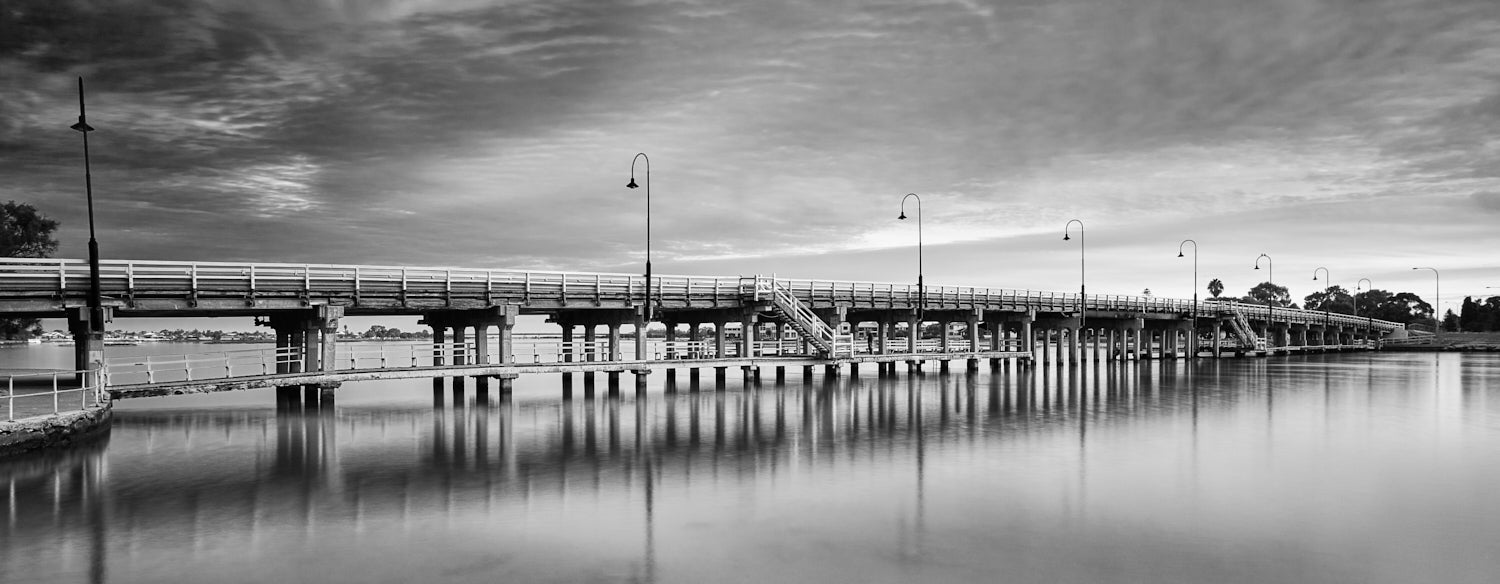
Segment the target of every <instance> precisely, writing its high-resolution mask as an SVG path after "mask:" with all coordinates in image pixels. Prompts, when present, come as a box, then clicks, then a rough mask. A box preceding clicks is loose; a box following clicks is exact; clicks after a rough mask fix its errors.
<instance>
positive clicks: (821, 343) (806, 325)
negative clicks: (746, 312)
mask: <svg viewBox="0 0 1500 584" xmlns="http://www.w3.org/2000/svg"><path fill="white" fill-rule="evenodd" d="M751 279H752V278H745V280H751ZM753 280H754V284H753V287H751V286H745V284H747V283H748V282H742V283H741V293H742V294H744V295H746V296H749V297H750V298H749V299H751V300H754V301H755V302H763V301H770V302H771V306H772V307H773V308H774V309H775V311H776V314H777V316H779V317H781V319H782V320H784V321H786V323H787V324H789V325H791V327H792V329H793V330H796V331H797V334H798V335H799V336H801V337H802V338H804V339H807V340H808V342H809V343H811V344H812V346H813V347H816V348H817V350H818V352H819V353H820V354H822V355H823V356H824V357H830V358H832V357H848V356H852V355H853V354H854V335H841V334H838V331H836V330H834V328H833V327H830V326H828V323H826V322H823V319H821V318H818V315H816V314H814V313H813V311H812V309H810V308H808V307H807V305H806V304H803V303H802V301H801V300H798V299H797V297H796V296H793V295H792V293H791V291H789V290H787V289H786V288H784V287H782V285H781V284H779V283H777V282H776V280H775V279H774V278H762V277H760V276H756V277H755V278H753ZM746 288H751V289H749V290H746Z"/></svg>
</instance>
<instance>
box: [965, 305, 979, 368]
mask: <svg viewBox="0 0 1500 584" xmlns="http://www.w3.org/2000/svg"><path fill="white" fill-rule="evenodd" d="M980 316H981V315H980V311H978V310H974V311H972V312H969V313H968V314H965V315H964V334H966V335H968V337H969V352H970V353H974V354H975V356H971V357H969V360H968V362H967V363H966V364H965V366H964V371H968V372H974V371H979V357H978V356H977V354H978V353H979V322H980Z"/></svg>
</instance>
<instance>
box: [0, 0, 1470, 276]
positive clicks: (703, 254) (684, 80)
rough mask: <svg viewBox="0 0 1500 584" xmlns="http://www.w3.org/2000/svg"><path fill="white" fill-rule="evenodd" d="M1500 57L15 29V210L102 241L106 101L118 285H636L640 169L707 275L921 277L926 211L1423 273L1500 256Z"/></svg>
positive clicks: (1460, 52)
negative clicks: (218, 266)
mask: <svg viewBox="0 0 1500 584" xmlns="http://www.w3.org/2000/svg"><path fill="white" fill-rule="evenodd" d="M1496 39H1500V11H1497V10H1496V9H1495V5H1494V3H1493V1H1492V0H1413V1H1401V2H1396V1H1389V2H1369V1H1356V0H1296V1H1291V0H1288V1H1277V2H1260V3H1249V4H1247V3H1244V2H1238V1H1231V0H1134V1H1132V2H1105V1H1100V0H1064V1H1046V2H1043V1H1024V2H1023V1H1014V0H1010V1H1005V2H985V1H979V0H962V1H957V2H939V1H933V2H921V3H895V4H871V3H854V4H839V5H832V4H828V3H821V2H809V1H793V0H781V1H773V2H755V3H743V2H740V3H736V2H717V1H708V0H704V1H693V2H633V3H599V2H581V1H558V2H528V1H515V2H488V1H483V2H481V1H477V0H476V1H437V0H431V1H423V2H397V1H394V0H392V1H377V2H339V1H332V0H329V1H322V2H313V1H306V2H278V3H266V2H256V3H244V2H229V1H215V2H204V1H197V2H189V1H186V0H181V1H177V2H170V3H156V2H130V1H123V0H122V1H116V2H103V3H94V2H35V1H29V0H18V1H17V2H14V3H11V4H7V8H6V9H5V10H3V11H0V80H3V83H0V162H3V168H4V169H5V170H4V171H3V172H4V173H5V174H4V179H5V180H4V181H0V198H6V199H9V198H14V199H17V200H30V201H37V202H38V203H39V205H41V206H42V207H43V210H44V212H47V213H49V214H51V215H53V216H55V217H59V218H62V219H63V220H64V229H65V230H76V229H78V228H79V226H80V225H81V224H82V222H83V209H82V201H81V197H79V196H77V195H78V193H77V191H78V189H79V184H78V183H79V182H80V181H79V180H78V177H77V172H78V168H79V166H80V165H81V160H80V156H79V152H78V150H79V148H78V136H77V135H75V134H73V133H71V132H68V131H66V126H67V125H68V124H70V123H71V121H72V120H73V119H74V118H75V117H76V115H77V114H76V111H75V109H76V101H75V99H76V98H75V97H74V95H73V91H74V85H73V84H74V77H75V76H76V75H80V74H81V75H84V76H85V77H86V78H87V81H88V86H89V92H90V93H89V96H90V114H89V117H90V122H91V123H92V124H94V125H95V127H97V128H99V131H98V132H96V133H94V134H92V135H91V136H90V140H91V146H92V147H93V148H94V150H93V155H94V159H93V162H94V165H95V166H94V173H95V180H96V189H97V191H98V195H99V201H98V204H99V206H100V209H101V210H103V211H105V212H106V213H105V214H103V215H101V216H102V217H103V218H105V219H106V220H107V223H108V224H109V225H110V226H111V229H112V230H117V231H111V232H110V234H111V235H112V237H108V238H104V239H105V240H106V241H108V242H109V245H110V251H109V254H111V255H115V257H122V256H125V255H140V256H144V257H155V258H184V259H186V258H192V259H204V260H211V259H225V260H228V259H275V260H282V261H319V262H324V261H326V262H375V263H427V264H445V265H450V264H457V265H483V266H494V267H507V266H525V267H548V268H556V269H591V268H599V269H616V268H629V269H634V268H633V266H635V265H636V264H637V263H639V262H640V261H641V260H642V259H643V256H644V245H643V244H644V235H645V234H644V227H645V214H646V213H645V204H644V203H645V201H644V200H643V199H644V193H643V192H641V190H639V189H637V190H634V191H632V190H627V189H624V187H623V184H624V181H625V180H626V178H627V177H628V172H629V162H630V157H631V156H632V155H634V154H635V153H636V152H640V151H645V152H647V153H648V154H649V155H650V156H651V157H652V163H653V164H654V165H655V167H654V168H653V169H652V180H653V181H654V184H653V185H652V191H653V192H652V197H653V200H652V205H653V207H652V212H651V218H652V230H653V231H652V245H653V249H652V253H653V257H654V259H655V260H656V261H657V262H660V263H661V264H662V265H667V266H674V269H681V270H686V271H698V270H723V271H727V272H740V271H744V270H751V269H756V270H766V271H774V270H776V269H778V268H777V266H778V265H783V264H784V265H788V266H806V267H807V268H808V269H809V270H810V271H816V270H822V269H827V270H830V271H831V272H837V273H842V274H845V275H847V276H848V277H851V278H852V277H859V275H860V274H868V275H869V276H868V277H870V278H874V279H883V278H884V277H885V276H884V275H885V274H891V275H900V276H901V277H903V278H904V277H905V268H904V263H900V264H899V265H901V266H903V267H902V268H901V270H897V269H896V268H895V267H893V266H890V265H885V264H883V263H882V262H905V259H906V258H905V255H907V254H905V252H906V251H907V250H906V247H907V246H910V245H911V243H912V239H913V235H914V234H913V233H912V231H913V227H914V226H913V225H911V222H909V221H908V222H898V221H896V220H895V219H894V215H895V214H896V211H897V210H898V205H899V201H900V198H901V196H902V195H904V194H906V193H908V192H917V193H919V194H921V195H922V196H923V199H924V204H925V205H926V208H925V209H924V213H925V214H926V215H925V216H924V219H923V220H924V238H925V239H926V244H928V245H929V246H931V249H937V250H942V249H950V250H952V249H964V250H972V251H973V253H976V254H980V255H981V256H983V255H984V254H990V253H992V250H994V249H1006V250H1009V249H1025V250H1030V251H1034V252H1036V253H1038V254H1041V255H1040V256H1039V257H1045V256H1046V254H1048V253H1052V252H1055V251H1056V250H1055V249H1053V248H1052V247H1047V245H1050V244H1051V243H1052V242H1053V240H1055V239H1057V238H1058V237H1059V236H1058V235H1057V234H1056V232H1057V231H1059V230H1060V229H1061V225H1062V224H1063V223H1064V222H1066V221H1067V220H1068V219H1072V218H1080V219H1083V220H1084V221H1085V222H1086V223H1087V225H1088V226H1089V229H1090V232H1089V233H1090V236H1089V237H1090V240H1089V241H1090V245H1091V246H1094V245H1098V246H1099V247H1098V253H1099V254H1101V258H1110V260H1111V261H1113V262H1114V263H1115V264H1119V265H1120V266H1125V265H1127V264H1128V263H1129V262H1130V259H1129V258H1130V257H1131V256H1130V255H1129V253H1127V252H1128V251H1131V250H1135V249H1136V248H1135V247H1133V246H1146V247H1150V246H1155V245H1157V244H1156V243H1149V244H1148V243H1147V240H1148V239H1149V238H1154V237H1165V236H1166V235H1170V236H1171V238H1175V239H1174V241H1170V242H1168V244H1175V242H1176V241H1177V240H1180V237H1179V235H1181V236H1183V237H1187V236H1195V235H1194V234H1197V235H1203V234H1204V231H1205V230H1206V229H1212V230H1213V231H1212V232H1216V233H1222V234H1225V235H1226V240H1225V241H1220V242H1218V243H1214V242H1213V241H1212V239H1211V238H1209V237H1203V238H1202V241H1203V242H1204V243H1205V252H1206V253H1218V252H1216V251H1215V252H1210V250H1214V249H1224V248H1227V247H1229V246H1238V245H1241V244H1238V243H1232V242H1230V241H1229V240H1228V239H1227V236H1228V235H1229V234H1233V235H1235V236H1237V237H1242V238H1245V239H1248V240H1251V241H1253V242H1276V243H1285V245H1286V246H1287V248H1288V249H1289V250H1290V249H1298V248H1303V247H1306V248H1313V247H1316V248H1318V249H1334V246H1339V245H1342V244H1343V242H1347V241H1351V239H1350V238H1353V237H1356V236H1357V235H1358V234H1359V233H1361V232H1363V233H1371V232H1378V233H1381V237H1380V238H1379V239H1378V240H1377V242H1376V243H1369V244H1366V245H1367V246H1376V244H1377V243H1378V245H1388V246H1392V247H1393V248H1399V249H1412V250H1424V251H1430V250H1436V249H1442V245H1445V244H1450V243H1452V240H1450V239H1448V237H1449V234H1451V233H1459V234H1464V235H1465V236H1466V237H1470V238H1471V243H1475V242H1477V243H1480V244H1494V243H1500V242H1497V241H1496V240H1495V237H1497V236H1495V235H1493V234H1490V233H1488V231H1493V230H1492V229H1490V228H1489V227H1488V224H1489V223H1490V222H1492V221H1485V220H1488V219H1492V214H1491V213H1490V212H1492V211H1493V210H1494V208H1495V206H1494V197H1493V196H1491V195H1492V194H1493V193H1497V192H1500V176H1497V173H1500V171H1497V170H1495V169H1496V168H1497V167H1496V166H1495V165H1494V164H1493V161H1494V160H1496V159H1497V156H1500V139H1497V138H1496V137H1495V136H1494V132H1493V131H1491V129H1492V128H1493V126H1494V122H1495V121H1496V117H1497V115H1500V109H1497V108H1500V97H1497V96H1500V90H1497V89H1496V86H1495V84H1494V78H1493V74H1492V72H1493V71H1495V70H1497V67H1500V41H1497V40H1496ZM1476 209H1478V210H1481V211H1483V212H1480V213H1475V212H1474V211H1475V210H1476ZM1278 210H1279V211H1278ZM1440 211H1441V212H1440ZM1319 222H1321V224H1320V223H1319ZM1345 224H1353V225H1354V227H1345V226H1344V225H1345ZM1486 230H1488V231H1486ZM69 233H75V231H69ZM1332 233H1337V234H1339V236H1338V237H1335V236H1333V235H1329V234H1332ZM1096 235H1097V236H1096ZM1340 237H1342V238H1343V239H1340ZM1031 238H1038V239H1037V241H1039V242H1040V241H1043V240H1045V241H1046V242H1048V244H1047V245H1044V244H1042V243H1037V244H1031V243H1024V244H1023V243H1021V242H1030V241H1031ZM75 240H76V238H74V239H69V240H67V241H65V243H64V253H74V254H76V253H77V252H78V251H80V250H81V248H80V247H79V246H77V245H75V244H76V241H75ZM183 242H193V245H183ZM1244 245H1247V246H1249V244H1244ZM1112 249H1113V251H1111V250H1112ZM1251 249H1255V246H1249V247H1246V248H1245V249H1243V250H1241V249H1238V248H1236V251H1235V253H1241V252H1243V253H1249V252H1250V251H1251ZM986 250H990V251H986ZM1254 253H1260V251H1255V252H1254ZM1254 253H1252V254H1251V256H1252V257H1253V256H1254ZM1278 253H1280V254H1281V255H1283V256H1289V255H1291V254H1290V252H1289V251H1282V252H1278ZM1330 253H1333V252H1330ZM1344 253H1354V252H1344ZM116 254H117V255H116ZM1109 254H1117V255H1109ZM1174 257H1175V256H1174ZM833 258H838V259H839V260H838V261H839V262H840V263H839V265H837V266H830V265H828V263H827V262H829V261H830V260H831V259H833ZM945 261H946V262H952V263H949V264H947V265H948V267H947V268H943V266H944V265H945ZM1013 261H1014V263H1007V264H1006V266H1007V269H1010V267H1014V268H1015V270H1014V271H1013V272H1010V273H1008V274H1007V275H1006V276H1005V277H1006V278H1012V277H1013V278H1019V279H1031V280H1032V281H1035V282H1037V283H1038V284H1040V283H1047V282H1052V281H1053V279H1054V275H1053V274H1052V271H1051V270H1049V262H1050V260H1048V261H1042V260H1037V261H1036V262H1031V261H1030V260H1026V261H1019V260H1013ZM1288 261H1289V263H1290V260H1288ZM1462 261H1464V262H1470V261H1471V260H1470V259H1468V257H1467V256H1465V259H1463V260H1462ZM934 262H935V263H934V264H933V265H934V266H935V269H948V270H951V271H950V272H948V273H947V275H948V276H950V277H953V278H955V279H956V278H958V277H959V276H963V275H964V274H965V273H966V271H965V270H967V271H968V272H972V271H973V270H972V269H971V268H965V267H964V264H963V263H962V262H960V261H958V260H941V259H934ZM1473 262H1475V263H1476V265H1477V262H1478V261H1477V260H1473ZM1240 263H1243V262H1240ZM741 266H743V267H741ZM1330 267H1332V266H1330ZM1165 269H1176V267H1175V266H1170V265H1169V266H1168V267H1167V268H1165ZM1342 270H1343V268H1340V271H1342ZM783 271H785V270H783ZM938 273H939V274H943V272H938ZM1100 274H1101V276H1103V275H1105V274H1109V276H1108V277H1112V278H1115V279H1116V280H1117V281H1118V282H1119V284H1120V285H1121V286H1122V287H1125V288H1127V290H1126V291H1138V290H1130V289H1131V288H1137V287H1145V286H1149V287H1151V288H1152V289H1153V290H1157V289H1163V290H1166V289H1170V286H1168V287H1166V288H1163V287H1162V286H1161V285H1160V284H1159V283H1158V284H1151V283H1149V282H1146V281H1142V280H1139V279H1138V278H1145V277H1146V276H1142V275H1138V274H1134V273H1132V272H1131V271H1130V270H1128V269H1124V268H1123V267H1122V268H1120V269H1118V270H1115V271H1113V272H1112V271H1110V269H1106V268H1104V267H1102V265H1101V268H1100ZM809 275H811V276H816V275H817V274H809ZM1392 277H1395V276H1392ZM1057 281H1058V282H1061V283H1062V284H1067V282H1066V281H1065V279H1059V280H1057ZM1067 285H1068V286H1071V284H1067ZM1138 285H1139V286H1138Z"/></svg>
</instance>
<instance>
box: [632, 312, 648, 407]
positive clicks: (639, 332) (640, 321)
mask: <svg viewBox="0 0 1500 584" xmlns="http://www.w3.org/2000/svg"><path fill="white" fill-rule="evenodd" d="M649 324H650V323H649V322H648V321H647V320H646V308H645V307H644V306H643V307H640V308H637V309H636V311H635V360H636V361H645V360H646V355H647V351H646V349H648V348H649V347H647V346H646V327H647V326H648V325H649ZM648 375H651V370H650V369H647V368H645V367H641V368H640V369H636V370H635V393H636V395H644V394H645V393H646V376H648Z"/></svg>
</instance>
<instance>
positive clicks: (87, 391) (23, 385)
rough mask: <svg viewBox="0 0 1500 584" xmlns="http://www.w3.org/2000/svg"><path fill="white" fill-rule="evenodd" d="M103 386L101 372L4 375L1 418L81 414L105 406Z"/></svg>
mask: <svg viewBox="0 0 1500 584" xmlns="http://www.w3.org/2000/svg"><path fill="white" fill-rule="evenodd" d="M80 380H82V382H81V383H80ZM107 386H108V380H107V376H106V374H105V373H104V372H103V371H101V370H93V371H48V372H40V373H12V374H7V375H6V376H5V385H4V390H5V419H6V421H10V420H18V419H21V418H29V417H32V416H40V415H46V414H60V413H66V412H74V411H81V410H85V409H88V408H89V407H90V406H97V405H99V404H103V403H108V402H109V395H108V394H107V393H105V391H104V388H105V387H107ZM17 402H19V403H17ZM74 406H77V407H74ZM18 416H19V417H18Z"/></svg>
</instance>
